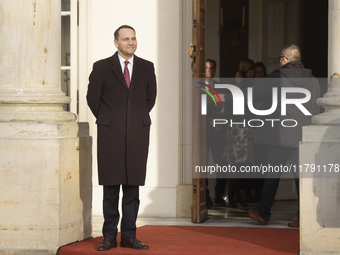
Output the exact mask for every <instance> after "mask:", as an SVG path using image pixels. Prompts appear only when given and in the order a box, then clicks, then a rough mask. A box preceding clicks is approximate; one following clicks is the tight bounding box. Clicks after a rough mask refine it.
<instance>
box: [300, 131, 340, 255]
mask: <svg viewBox="0 0 340 255" xmlns="http://www.w3.org/2000/svg"><path fill="white" fill-rule="evenodd" d="M339 134H340V127H339V126H307V127H304V128H303V138H302V142H301V143H300V165H301V166H303V167H302V173H300V215H301V216H300V217H301V219H300V224H301V225H300V254H305V255H306V254H318V255H321V254H339V251H340V242H339V239H340V214H339V211H340V203H339V200H340V190H339V188H340V171H339V168H336V165H338V166H340V157H339V151H340V136H339ZM306 165H309V167H311V166H313V167H315V169H316V170H315V171H316V172H315V173H313V174H309V175H307V177H308V178H305V177H304V175H305V174H304V172H305V171H306V167H305V166H306ZM331 165H333V168H332V170H331V169H330V166H331ZM318 166H320V172H321V173H318V172H319V167H318ZM323 166H329V167H327V172H326V173H323V171H324V167H323ZM330 170H331V171H332V173H330V172H329V171H330ZM336 171H337V172H336ZM305 176H306V175H305Z"/></svg>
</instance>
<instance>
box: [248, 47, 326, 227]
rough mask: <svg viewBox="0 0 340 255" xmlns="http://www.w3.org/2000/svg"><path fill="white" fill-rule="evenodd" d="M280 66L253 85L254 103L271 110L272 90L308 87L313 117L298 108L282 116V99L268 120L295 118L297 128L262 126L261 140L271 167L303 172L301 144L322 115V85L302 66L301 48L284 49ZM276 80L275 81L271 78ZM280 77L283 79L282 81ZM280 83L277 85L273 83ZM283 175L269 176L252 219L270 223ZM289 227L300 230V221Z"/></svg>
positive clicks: (308, 105) (291, 95)
mask: <svg viewBox="0 0 340 255" xmlns="http://www.w3.org/2000/svg"><path fill="white" fill-rule="evenodd" d="M279 61H280V67H279V68H278V69H276V70H274V71H273V72H272V73H270V74H269V75H267V76H266V77H265V78H264V79H261V80H259V81H258V82H256V83H254V85H253V100H254V101H258V102H259V101H260V102H262V103H261V104H262V106H261V107H262V109H269V108H270V107H271V106H272V104H273V100H272V96H271V95H272V88H273V87H281V88H285V87H286V88H287V87H292V88H304V89H307V90H308V91H309V92H310V94H311V98H310V100H309V101H308V102H306V103H304V104H303V105H304V107H305V108H306V109H307V111H308V112H309V113H310V114H311V115H305V114H304V113H302V111H301V110H300V109H298V108H297V107H296V106H295V105H289V106H287V107H286V108H287V109H286V110H287V112H286V114H281V107H282V106H281V100H280V98H279V100H278V104H277V108H276V111H274V113H273V114H271V115H268V116H266V118H268V119H277V120H280V121H282V120H284V119H286V118H287V119H293V120H296V122H297V124H296V125H295V126H290V127H285V126H283V125H273V126H272V125H271V124H269V125H268V124H267V123H266V125H264V126H263V127H261V129H260V133H259V141H260V142H261V143H262V144H266V145H268V146H269V150H268V164H270V165H271V166H280V165H285V164H286V162H289V163H290V165H291V166H293V169H294V166H295V167H297V169H299V167H298V164H299V141H301V140H302V127H303V126H307V125H311V119H312V115H315V114H318V113H319V110H320V107H319V106H318V105H317V104H316V99H317V98H318V97H320V85H319V82H318V80H317V79H316V78H315V77H314V76H313V75H312V71H311V70H309V69H306V68H304V66H303V64H302V63H301V53H300V48H299V47H298V46H296V45H292V44H291V45H287V46H285V47H284V48H283V49H282V50H281V54H280V56H279ZM268 78H275V79H268ZM278 78H280V79H278ZM273 80H277V82H276V83H275V82H273ZM287 98H289V99H298V98H301V93H295V92H294V93H292V92H290V93H289V96H287ZM287 116H289V117H287ZM281 174H282V172H278V173H273V174H270V175H268V176H267V178H266V179H265V180H264V183H263V190H262V198H261V201H260V204H259V207H258V210H254V209H249V210H248V213H249V216H250V218H252V219H254V220H257V221H258V222H259V223H261V224H267V223H268V220H269V219H270V216H271V213H270V209H271V206H272V204H273V201H274V198H275V195H276V192H277V189H278V186H279V181H280V177H281ZM295 184H296V190H297V193H298V195H299V179H298V172H297V173H295ZM288 226H289V227H299V219H297V220H296V221H295V222H293V223H289V224H288Z"/></svg>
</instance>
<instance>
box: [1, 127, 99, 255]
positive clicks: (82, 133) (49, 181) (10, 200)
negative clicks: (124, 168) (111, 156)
mask: <svg viewBox="0 0 340 255" xmlns="http://www.w3.org/2000/svg"><path fill="white" fill-rule="evenodd" d="M88 128H89V127H88V124H87V123H76V122H73V123H0V129H1V130H2V132H1V134H0V154H1V157H0V175H1V176H2V178H0V207H1V210H0V236H1V238H0V253H1V254H50V252H51V254H55V251H56V249H57V248H58V247H60V246H62V245H65V244H68V243H71V242H75V241H77V240H83V239H85V238H87V237H90V236H91V235H92V220H91V209H92V138H91V137H89V133H88ZM4 252H5V253H4ZM53 252H54V253H53Z"/></svg>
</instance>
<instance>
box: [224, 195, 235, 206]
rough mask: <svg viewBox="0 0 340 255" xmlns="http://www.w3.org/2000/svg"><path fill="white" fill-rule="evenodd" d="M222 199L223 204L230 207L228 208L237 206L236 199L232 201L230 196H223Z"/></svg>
mask: <svg viewBox="0 0 340 255" xmlns="http://www.w3.org/2000/svg"><path fill="white" fill-rule="evenodd" d="M222 200H223V204H224V205H225V206H226V207H228V208H235V207H237V205H236V203H235V201H231V200H229V197H228V196H223V197H222Z"/></svg>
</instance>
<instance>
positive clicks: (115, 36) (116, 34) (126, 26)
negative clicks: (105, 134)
mask: <svg viewBox="0 0 340 255" xmlns="http://www.w3.org/2000/svg"><path fill="white" fill-rule="evenodd" d="M123 28H128V29H132V30H133V31H134V32H135V33H136V31H135V29H134V28H133V27H131V26H129V25H122V26H120V27H119V28H117V30H116V31H115V33H114V34H113V35H114V38H115V40H116V41H118V39H119V30H121V29H123Z"/></svg>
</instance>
